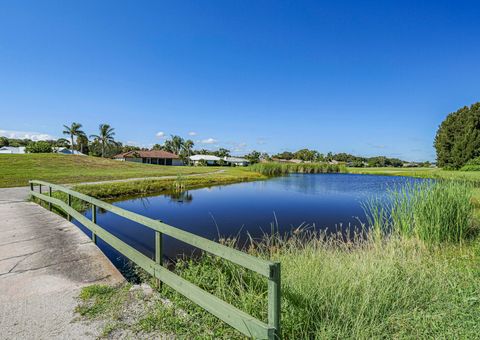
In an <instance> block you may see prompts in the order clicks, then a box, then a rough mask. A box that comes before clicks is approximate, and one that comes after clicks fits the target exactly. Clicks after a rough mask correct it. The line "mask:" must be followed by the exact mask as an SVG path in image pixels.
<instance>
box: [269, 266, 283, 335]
mask: <svg viewBox="0 0 480 340" xmlns="http://www.w3.org/2000/svg"><path fill="white" fill-rule="evenodd" d="M280 286H281V282H280V262H275V263H274V264H273V265H271V266H270V278H269V279H268V325H269V326H271V327H274V328H275V334H274V335H273V339H280V336H281V333H280V311H281V308H280V300H281V295H280V288H281V287H280Z"/></svg>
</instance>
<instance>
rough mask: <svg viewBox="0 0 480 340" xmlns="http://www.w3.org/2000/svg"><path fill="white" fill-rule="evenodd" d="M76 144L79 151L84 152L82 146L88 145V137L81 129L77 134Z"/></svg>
mask: <svg viewBox="0 0 480 340" xmlns="http://www.w3.org/2000/svg"><path fill="white" fill-rule="evenodd" d="M77 145H80V150H79V151H80V152H81V153H84V152H83V150H84V147H85V146H88V137H87V135H86V134H85V133H84V132H83V131H82V132H81V133H78V134H77Z"/></svg>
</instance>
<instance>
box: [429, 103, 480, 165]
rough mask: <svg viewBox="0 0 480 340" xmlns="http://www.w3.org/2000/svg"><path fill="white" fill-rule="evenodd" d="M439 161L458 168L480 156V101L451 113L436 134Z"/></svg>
mask: <svg viewBox="0 0 480 340" xmlns="http://www.w3.org/2000/svg"><path fill="white" fill-rule="evenodd" d="M434 145H435V149H436V151H437V162H438V165H439V166H441V167H446V168H454V169H458V168H460V167H462V166H463V165H464V164H465V163H466V162H468V161H469V160H470V159H472V158H475V157H478V156H480V102H478V103H475V104H473V105H471V106H470V107H468V106H465V107H463V108H461V109H459V110H458V111H456V112H452V113H450V114H449V115H448V116H447V118H446V119H445V120H444V121H443V122H442V124H441V125H440V127H439V128H438V130H437V134H436V136H435V142H434Z"/></svg>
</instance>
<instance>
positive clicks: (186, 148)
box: [181, 139, 195, 164]
mask: <svg viewBox="0 0 480 340" xmlns="http://www.w3.org/2000/svg"><path fill="white" fill-rule="evenodd" d="M194 145H195V143H194V142H193V140H191V139H187V140H186V141H185V142H184V143H183V152H182V156H181V157H182V159H184V160H187V162H188V163H189V164H190V158H189V157H190V156H191V155H192V153H193V146H194Z"/></svg>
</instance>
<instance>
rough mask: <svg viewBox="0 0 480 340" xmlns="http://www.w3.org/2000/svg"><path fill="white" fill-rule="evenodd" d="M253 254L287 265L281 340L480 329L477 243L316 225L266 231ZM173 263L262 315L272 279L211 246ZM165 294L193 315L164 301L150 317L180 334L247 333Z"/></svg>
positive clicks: (460, 334) (461, 334)
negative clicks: (352, 237) (333, 230)
mask: <svg viewBox="0 0 480 340" xmlns="http://www.w3.org/2000/svg"><path fill="white" fill-rule="evenodd" d="M248 252H249V253H251V254H253V255H255V256H260V257H263V258H269V259H273V260H276V261H280V262H281V264H282V301H281V303H282V338H284V339H330V338H331V339H368V338H436V337H440V338H450V337H454V338H471V337H476V336H478V333H477V332H478V330H479V329H478V325H479V322H480V301H479V300H478V297H479V296H480V285H478V282H479V279H480V269H479V267H478V263H479V262H478V261H480V252H479V248H478V246H477V248H473V247H465V246H462V247H459V246H457V245H445V246H444V247H443V248H442V249H439V248H430V247H425V246H424V244H423V243H422V242H421V241H420V240H418V239H416V238H410V239H407V238H403V237H400V236H398V235H396V236H393V235H392V236H390V237H389V238H388V239H385V240H384V242H376V241H375V240H374V239H373V237H367V239H365V238H364V236H363V235H362V236H361V237H360V238H359V239H358V240H357V242H351V243H348V242H344V239H343V237H342V236H341V235H338V236H336V235H333V236H331V235H330V236H328V237H327V236H326V234H319V233H315V232H311V233H297V234H294V235H293V236H292V237H290V238H285V237H281V236H279V235H270V236H265V239H263V240H262V241H260V242H259V243H257V244H255V245H254V246H252V247H251V248H250V249H248ZM460 268H461V270H459V269H460ZM175 271H176V272H177V273H178V274H179V275H181V276H182V277H184V278H186V279H187V280H189V281H191V282H193V283H195V284H197V285H199V286H200V287H202V288H203V289H205V290H207V291H209V292H211V293H212V294H214V295H216V296H218V297H220V298H222V299H223V300H225V301H227V302H229V303H231V304H233V305H235V306H236V307H238V308H240V309H242V310H244V311H246V312H247V313H249V314H251V315H253V316H254V317H257V318H260V319H262V320H266V318H267V315H266V313H265V312H266V310H267V308H266V303H267V302H266V301H267V297H266V281H265V280H264V279H263V278H261V277H259V276H258V275H256V274H254V273H252V272H250V271H248V270H245V269H243V268H239V267H238V266H236V265H234V264H231V263H229V262H228V261H222V260H220V259H218V258H216V257H214V256H210V255H208V254H206V255H204V256H202V257H201V258H199V259H198V258H197V259H185V260H181V261H180V262H179V263H177V266H176V268H175ZM162 293H163V294H165V295H166V296H168V297H169V298H170V299H171V300H172V301H173V302H174V303H173V305H174V306H175V308H176V309H179V310H183V311H186V312H187V314H188V318H185V319H179V318H178V317H175V315H176V314H177V313H176V312H173V313H171V314H172V315H173V316H168V314H167V313H165V311H164V307H162V306H159V307H158V310H157V312H156V313H155V314H154V315H152V316H151V317H150V318H149V320H148V321H149V323H148V324H149V325H152V324H154V325H157V326H156V327H158V328H159V329H165V327H166V328H167V329H169V330H171V331H174V332H176V334H177V335H178V336H180V337H182V336H186V337H190V338H242V336H241V335H240V334H238V333H237V332H236V331H235V330H233V329H232V328H230V327H229V326H228V325H226V324H224V323H222V322H219V320H218V319H216V318H215V317H213V316H212V315H210V314H209V313H207V312H205V311H203V310H202V309H201V308H199V307H196V306H194V305H193V304H192V303H190V302H189V301H188V300H187V299H185V298H183V297H181V296H180V295H179V294H177V293H175V292H174V291H172V290H170V289H169V288H166V287H165V286H164V288H163V291H162ZM142 322H145V320H143V321H142Z"/></svg>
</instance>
